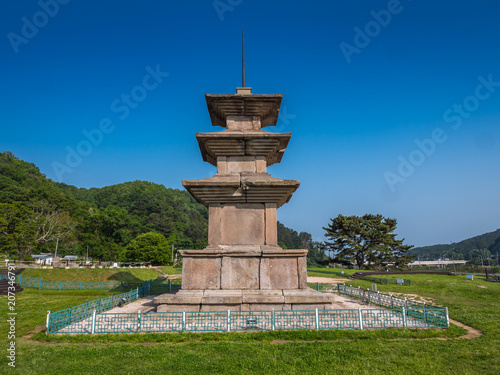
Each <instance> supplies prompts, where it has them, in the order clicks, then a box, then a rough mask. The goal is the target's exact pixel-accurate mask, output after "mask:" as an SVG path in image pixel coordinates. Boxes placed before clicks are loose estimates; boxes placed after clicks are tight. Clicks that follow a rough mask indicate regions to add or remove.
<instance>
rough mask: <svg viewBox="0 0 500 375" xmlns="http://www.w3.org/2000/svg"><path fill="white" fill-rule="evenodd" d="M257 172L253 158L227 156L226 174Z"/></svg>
mask: <svg viewBox="0 0 500 375" xmlns="http://www.w3.org/2000/svg"><path fill="white" fill-rule="evenodd" d="M256 171H257V163H256V160H255V156H229V157H227V158H226V173H241V172H250V173H255V172H256Z"/></svg>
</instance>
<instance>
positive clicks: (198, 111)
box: [0, 0, 500, 246]
mask: <svg viewBox="0 0 500 375" xmlns="http://www.w3.org/2000/svg"><path fill="white" fill-rule="evenodd" d="M0 7H1V12H0V27H1V33H0V34H1V38H2V39H1V43H0V64H1V73H0V74H1V82H2V90H1V94H0V95H1V98H0V99H1V100H0V119H1V124H2V132H1V138H0V150H2V151H4V150H10V151H12V152H14V153H15V154H16V155H17V156H18V157H20V158H22V159H24V160H27V161H29V162H32V163H35V164H36V165H37V166H38V167H39V168H40V170H41V171H42V172H43V173H44V174H46V175H47V177H49V178H51V179H54V180H57V181H63V182H65V183H67V184H72V185H76V186H78V187H87V188H88V187H94V186H95V187H102V186H106V185H111V184H117V183H121V182H125V181H133V180H146V181H152V182H156V183H160V184H164V185H165V186H167V187H173V188H181V189H182V185H181V180H183V179H196V178H205V177H209V176H211V175H213V174H215V168H214V167H212V166H210V165H209V164H207V163H203V162H202V159H201V156H200V152H199V150H198V145H197V142H196V139H195V133H196V132H203V131H205V132H206V131H215V130H219V129H220V128H213V127H212V126H211V124H210V119H209V116H208V113H207V109H206V104H205V98H204V94H205V93H211V94H225V93H234V92H235V88H236V87H237V86H240V85H241V29H242V28H244V29H245V34H246V55H247V60H246V66H247V71H246V73H247V85H248V86H251V87H252V88H253V93H256V94H274V93H283V95H284V99H283V104H282V112H281V120H280V121H279V124H278V126H277V128H276V129H270V128H267V130H271V131H282V132H288V131H291V132H293V136H292V139H291V142H290V145H289V147H288V149H287V150H286V152H285V156H284V158H283V160H282V163H281V164H279V165H275V166H272V167H270V168H269V173H271V174H272V175H273V176H276V177H281V178H289V179H298V180H301V182H302V185H301V187H300V188H299V189H298V190H297V192H296V193H295V195H294V196H293V198H292V199H291V201H290V202H289V203H288V204H287V205H285V206H283V207H282V208H281V209H280V210H279V211H278V212H279V213H278V218H279V220H280V221H282V222H283V223H284V224H286V225H287V226H290V227H292V228H294V229H295V230H297V231H307V232H310V233H312V234H313V236H314V238H315V239H317V240H322V239H323V230H322V227H323V226H326V225H327V223H328V221H329V219H330V218H331V217H335V216H337V215H338V214H343V215H363V214H365V213H380V214H382V215H384V216H389V217H394V218H396V219H397V220H398V230H397V232H398V234H399V236H400V238H402V237H404V238H406V240H407V242H408V243H410V244H415V245H419V246H420V245H430V244H435V243H450V241H453V242H457V241H460V240H462V239H464V238H467V237H470V236H474V235H477V234H481V233H484V232H488V231H493V230H495V229H497V228H499V227H500V199H499V198H500V197H499V195H500V163H499V161H500V130H499V129H500V127H499V125H500V48H499V40H500V22H499V21H498V16H499V14H500V3H499V2H498V1H494V0H490V1H486V0H478V1H474V2H465V1H439V2H436V1H430V0H429V1H425V0H413V1H410V0H401V1H400V2H398V1H393V0H391V1H389V2H388V1H373V0H372V1H360V0H358V1H353V0H343V1H314V0H313V1H308V2H304V1H290V0H288V1H256V0H252V1H250V0H221V1H215V2H214V1H213V0H199V1H196V0H195V1H160V0H143V1H129V0H120V1H90V0H87V1H79V0H72V1H68V0H59V1H58V2H57V1H56V0H42V1H41V2H38V1H3V2H2V4H1V5H0ZM44 9H45V10H44ZM49 13H50V14H49ZM155 71H156V73H155ZM151 72H153V74H151ZM167 73H168V75H167ZM148 75H149V76H150V77H148ZM122 95H123V96H122ZM127 96H129V98H128V99H127ZM100 127H101V128H102V129H103V130H105V131H106V132H105V133H104V132H102V130H99V132H101V134H102V137H101V136H100V135H99V134H97V133H98V132H97V131H96V129H99V128H100ZM220 130H221V129H220ZM84 132H89V133H90V134H91V135H93V136H94V138H93V141H94V144H91V143H90V142H89V141H87V138H86V136H85V135H84ZM89 145H90V146H91V149H90V148H89ZM68 150H72V151H68ZM72 152H74V153H79V154H78V155H77V156H75V155H73V156H72V157H69V159H68V155H71V154H72ZM68 160H69V162H68ZM54 166H56V168H54ZM70 170H71V171H70Z"/></svg>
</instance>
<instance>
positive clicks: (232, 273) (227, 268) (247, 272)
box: [221, 257, 260, 289]
mask: <svg viewBox="0 0 500 375" xmlns="http://www.w3.org/2000/svg"><path fill="white" fill-rule="evenodd" d="M259 265H260V261H259V258H256V257H255V258H242V257H223V258H222V270H221V289H258V288H259Z"/></svg>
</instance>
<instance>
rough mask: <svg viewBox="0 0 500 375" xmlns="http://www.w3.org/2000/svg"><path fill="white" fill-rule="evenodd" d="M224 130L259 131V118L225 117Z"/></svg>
mask: <svg viewBox="0 0 500 375" xmlns="http://www.w3.org/2000/svg"><path fill="white" fill-rule="evenodd" d="M226 128H227V129H228V130H243V131H244V130H259V129H260V117H259V116H227V118H226Z"/></svg>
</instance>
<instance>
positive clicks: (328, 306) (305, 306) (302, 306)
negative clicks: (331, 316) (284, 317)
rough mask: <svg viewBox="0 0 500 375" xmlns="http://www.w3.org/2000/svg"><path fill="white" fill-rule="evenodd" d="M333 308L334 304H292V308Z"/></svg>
mask: <svg viewBox="0 0 500 375" xmlns="http://www.w3.org/2000/svg"><path fill="white" fill-rule="evenodd" d="M331 308H332V304H331V303H330V304H323V303H320V304H300V303H294V304H292V310H295V311H297V310H316V309H318V310H329V309H331Z"/></svg>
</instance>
